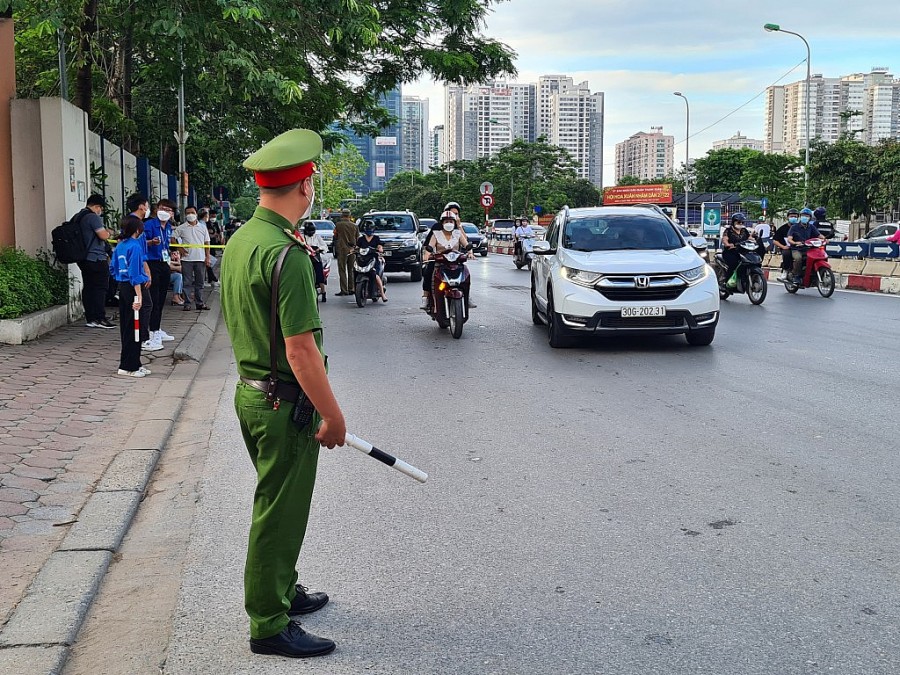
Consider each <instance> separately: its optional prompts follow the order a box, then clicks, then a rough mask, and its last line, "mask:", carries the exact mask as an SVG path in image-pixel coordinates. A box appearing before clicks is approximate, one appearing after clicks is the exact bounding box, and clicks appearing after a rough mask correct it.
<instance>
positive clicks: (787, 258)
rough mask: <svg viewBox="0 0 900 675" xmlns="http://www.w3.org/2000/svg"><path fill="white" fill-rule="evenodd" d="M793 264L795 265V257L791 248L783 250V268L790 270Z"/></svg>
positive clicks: (786, 270)
mask: <svg viewBox="0 0 900 675" xmlns="http://www.w3.org/2000/svg"><path fill="white" fill-rule="evenodd" d="M792 266H793V259H792V257H791V249H787V250H782V251H781V269H783V270H784V271H785V272H790V271H791V267H792Z"/></svg>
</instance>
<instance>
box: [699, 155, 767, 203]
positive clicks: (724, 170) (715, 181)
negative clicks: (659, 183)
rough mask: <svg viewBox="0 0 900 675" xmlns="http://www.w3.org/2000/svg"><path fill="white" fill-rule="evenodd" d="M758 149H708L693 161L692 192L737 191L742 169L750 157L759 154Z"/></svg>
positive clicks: (739, 188)
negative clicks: (704, 154) (703, 154)
mask: <svg viewBox="0 0 900 675" xmlns="http://www.w3.org/2000/svg"><path fill="white" fill-rule="evenodd" d="M761 154H763V153H761V152H759V151H758V150H750V149H749V148H743V149H741V150H733V149H731V148H723V149H721V150H710V151H709V152H708V153H706V156H705V157H701V158H700V159H697V160H695V161H694V163H693V173H694V181H693V185H692V186H691V190H692V191H693V192H739V191H740V190H741V185H742V179H743V176H744V169H745V167H746V166H747V161H748V160H749V159H750V158H751V157H755V156H757V155H761Z"/></svg>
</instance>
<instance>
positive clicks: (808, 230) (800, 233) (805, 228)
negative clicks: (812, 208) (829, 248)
mask: <svg viewBox="0 0 900 675" xmlns="http://www.w3.org/2000/svg"><path fill="white" fill-rule="evenodd" d="M787 236H788V237H790V238H791V239H793V240H794V241H795V242H797V243H799V244H802V243H803V242H804V241H806V240H807V239H815V238H816V237H821V236H822V235H821V234H820V233H819V231H818V230H817V229H816V226H815V225H813V224H812V221H810V222H808V223H807V224H806V225H804V224H803V223H794V224H793V225H791V229H790V230H788V233H787Z"/></svg>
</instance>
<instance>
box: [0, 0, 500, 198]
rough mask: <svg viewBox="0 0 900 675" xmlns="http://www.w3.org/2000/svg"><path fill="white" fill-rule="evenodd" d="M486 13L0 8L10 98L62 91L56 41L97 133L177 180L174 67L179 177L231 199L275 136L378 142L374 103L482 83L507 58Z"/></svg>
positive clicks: (296, 1)
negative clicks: (346, 129) (183, 116)
mask: <svg viewBox="0 0 900 675" xmlns="http://www.w3.org/2000/svg"><path fill="white" fill-rule="evenodd" d="M491 4H492V0H426V2H425V3H424V4H423V3H422V2H419V1H418V0H416V1H415V2H414V1H413V0H381V1H378V2H376V1H375V0H353V1H352V2H345V1H344V0H306V1H305V2H301V1H300V0H191V1H190V2H188V0H141V2H137V1H136V0H56V1H55V2H52V3H47V2H43V1H42V0H12V2H11V0H0V10H2V9H4V8H7V7H9V6H10V5H12V6H13V7H14V9H15V19H16V27H17V33H16V67H17V80H18V83H19V94H20V96H30V97H38V96H47V95H56V94H58V92H59V78H58V77H57V75H56V49H55V42H56V40H55V37H56V31H57V29H62V30H63V31H64V35H65V36H66V47H67V52H68V55H69V63H70V70H71V73H70V78H69V79H70V80H71V81H73V82H75V84H76V87H75V94H76V98H75V101H76V103H77V104H78V105H80V106H81V107H82V108H84V109H85V110H86V111H87V112H88V113H89V115H90V125H91V128H92V129H93V130H94V131H97V132H98V133H101V134H103V135H104V136H105V137H107V138H109V139H110V140H112V141H115V142H120V143H123V144H124V145H125V146H126V148H127V149H129V150H131V151H132V152H135V153H136V154H141V155H145V156H149V157H153V158H157V157H161V158H162V167H161V168H162V169H163V170H165V171H167V172H174V171H175V170H176V168H177V167H176V162H177V148H176V146H175V144H174V141H173V139H172V132H173V130H174V129H175V127H176V112H177V110H176V92H177V89H178V82H179V78H180V75H181V61H180V59H179V53H181V54H183V59H184V73H185V89H186V100H187V115H188V119H187V123H188V130H189V132H190V138H189V140H188V148H187V153H188V170H189V171H190V172H191V173H192V183H193V184H194V185H195V186H197V187H198V188H199V189H200V191H201V193H202V192H205V191H206V189H208V188H209V187H212V185H213V184H222V185H226V186H228V187H230V188H231V189H232V190H233V191H234V192H240V188H241V187H242V185H243V184H244V182H245V181H246V173H245V172H244V171H242V170H241V169H240V162H241V160H243V159H244V158H245V157H246V156H247V155H248V154H249V153H250V152H251V151H252V150H254V149H255V148H257V147H259V145H260V144H262V143H263V142H265V141H267V140H269V139H270V138H272V137H273V136H274V135H276V134H277V133H280V132H281V131H284V130H285V129H289V128H293V127H300V126H302V127H307V128H312V129H317V130H324V129H326V128H327V127H329V125H331V124H332V123H333V122H335V121H339V122H342V123H345V124H348V125H349V126H351V127H353V128H354V129H355V130H358V131H375V130H377V129H378V128H379V127H380V126H383V125H384V124H385V123H386V122H388V121H389V119H388V114H387V111H386V110H384V109H383V108H381V107H380V105H379V102H378V101H379V97H380V96H381V94H383V93H384V92H386V91H389V90H391V89H393V88H394V87H396V86H398V85H400V84H402V83H404V82H408V81H411V80H413V79H415V78H417V77H419V76H420V75H421V74H422V73H428V74H430V75H431V76H433V77H434V78H435V79H437V80H441V81H446V82H456V83H467V82H480V81H486V80H489V79H492V78H494V77H496V76H499V75H502V74H512V73H514V71H515V69H514V66H513V53H512V52H511V51H510V50H509V49H508V48H507V47H506V46H505V45H503V44H501V43H500V42H498V41H496V40H492V39H489V38H486V37H485V36H484V35H483V34H482V33H481V29H482V27H483V24H484V19H485V17H486V16H487V14H488V12H489V11H490V8H491Z"/></svg>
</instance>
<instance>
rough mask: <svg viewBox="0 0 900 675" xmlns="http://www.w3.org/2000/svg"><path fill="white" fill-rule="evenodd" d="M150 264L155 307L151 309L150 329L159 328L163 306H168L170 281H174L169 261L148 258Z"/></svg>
mask: <svg viewBox="0 0 900 675" xmlns="http://www.w3.org/2000/svg"><path fill="white" fill-rule="evenodd" d="M147 264H148V265H150V297H151V298H152V299H153V308H152V310H151V311H150V331H151V332H155V331H158V330H159V325H160V323H161V322H162V313H163V307H165V306H166V295H167V294H168V292H169V282H171V281H172V273H171V272H170V271H169V265H168V263H166V262H164V261H162V260H148V261H147Z"/></svg>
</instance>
